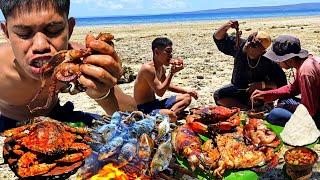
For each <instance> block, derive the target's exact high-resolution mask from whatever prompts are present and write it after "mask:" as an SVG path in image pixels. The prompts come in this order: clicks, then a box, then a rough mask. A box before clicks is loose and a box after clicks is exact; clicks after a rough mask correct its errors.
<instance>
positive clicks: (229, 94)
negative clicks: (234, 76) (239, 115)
mask: <svg viewBox="0 0 320 180" xmlns="http://www.w3.org/2000/svg"><path fill="white" fill-rule="evenodd" d="M223 98H233V99H237V100H238V101H240V102H241V103H243V104H248V103H249V102H250V95H249V93H248V92H247V91H246V90H245V88H240V87H238V86H235V85H233V84H228V85H225V86H223V87H222V88H220V89H218V90H216V91H215V92H214V100H215V102H216V104H217V101H219V100H220V99H223ZM217 105H219V104H217Z"/></svg>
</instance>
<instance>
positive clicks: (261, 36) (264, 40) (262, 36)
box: [255, 31, 271, 49]
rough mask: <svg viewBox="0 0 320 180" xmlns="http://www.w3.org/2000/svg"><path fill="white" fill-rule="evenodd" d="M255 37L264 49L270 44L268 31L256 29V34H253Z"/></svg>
mask: <svg viewBox="0 0 320 180" xmlns="http://www.w3.org/2000/svg"><path fill="white" fill-rule="evenodd" d="M255 39H258V40H259V41H260V43H261V45H262V47H264V49H267V48H268V47H269V46H270V45H271V37H270V35H269V34H268V33H266V32H264V31H258V32H257V35H256V36H255Z"/></svg>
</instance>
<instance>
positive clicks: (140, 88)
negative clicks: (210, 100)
mask: <svg viewBox="0 0 320 180" xmlns="http://www.w3.org/2000/svg"><path fill="white" fill-rule="evenodd" d="M152 52H153V60H152V61H149V62H146V63H145V64H143V65H142V66H141V69H140V70H139V72H138V75H137V78H136V81H135V85H134V99H135V101H136V103H137V107H138V109H139V110H140V111H143V112H144V113H151V114H156V113H162V114H169V115H173V116H175V115H176V114H178V113H179V112H181V111H182V110H184V109H185V108H186V107H188V106H189V104H190V103H191V97H193V98H195V99H198V94H197V92H195V91H193V90H185V89H183V88H180V87H178V86H175V85H173V84H171V80H172V78H173V76H174V75H175V74H176V73H177V72H179V71H181V70H182V69H183V68H184V66H183V61H182V59H172V41H171V40H170V39H168V38H164V37H160V38H156V39H154V40H153V42H152ZM170 64H171V68H170V71H169V73H168V75H166V70H165V68H164V66H169V65H170ZM167 90H169V91H172V92H175V93H179V94H178V95H176V96H171V97H169V98H166V99H163V100H158V99H157V98H156V95H157V96H160V97H162V96H163V95H164V94H165V92H166V91H167Z"/></svg>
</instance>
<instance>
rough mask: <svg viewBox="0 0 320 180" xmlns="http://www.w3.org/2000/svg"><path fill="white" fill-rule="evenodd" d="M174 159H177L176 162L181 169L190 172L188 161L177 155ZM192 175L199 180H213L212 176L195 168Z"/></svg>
mask: <svg viewBox="0 0 320 180" xmlns="http://www.w3.org/2000/svg"><path fill="white" fill-rule="evenodd" d="M176 159H177V162H178V163H179V164H180V166H181V167H183V168H185V169H189V170H190V171H192V170H191V168H190V166H189V164H188V161H187V160H186V159H185V158H183V157H181V156H179V155H177V156H176ZM193 173H194V175H195V176H196V177H197V179H200V180H213V179H215V178H214V176H213V175H212V174H210V173H206V172H204V171H203V170H201V169H199V168H196V169H195V170H194V172H193Z"/></svg>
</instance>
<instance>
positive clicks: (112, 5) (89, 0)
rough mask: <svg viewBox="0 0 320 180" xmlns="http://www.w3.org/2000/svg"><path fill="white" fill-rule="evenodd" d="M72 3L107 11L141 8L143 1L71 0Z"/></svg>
mask: <svg viewBox="0 0 320 180" xmlns="http://www.w3.org/2000/svg"><path fill="white" fill-rule="evenodd" d="M71 2H73V3H77V4H90V6H96V7H97V8H104V9H106V10H120V9H132V8H141V7H142V4H143V0H119V1H110V0H94V1H93V0H71Z"/></svg>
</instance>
